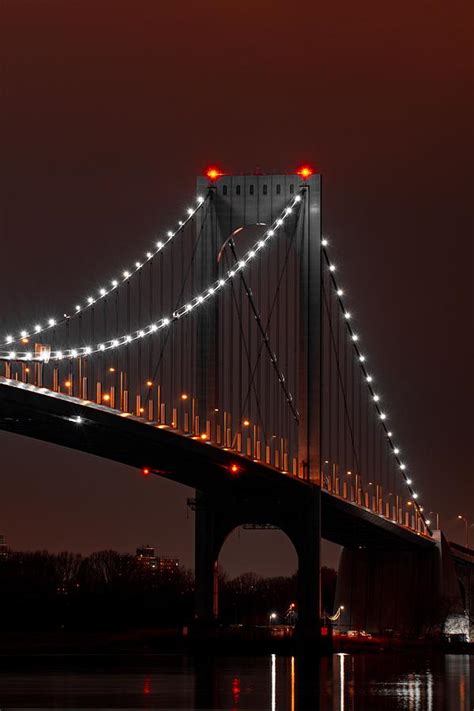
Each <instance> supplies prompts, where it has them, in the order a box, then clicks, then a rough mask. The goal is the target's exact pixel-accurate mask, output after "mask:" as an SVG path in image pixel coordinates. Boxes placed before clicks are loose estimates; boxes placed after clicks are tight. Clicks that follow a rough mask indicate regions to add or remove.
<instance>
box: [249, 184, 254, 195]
mask: <svg viewBox="0 0 474 711" xmlns="http://www.w3.org/2000/svg"><path fill="white" fill-rule="evenodd" d="M253 188H254V186H253V185H251V186H250V189H249V193H250V195H253Z"/></svg>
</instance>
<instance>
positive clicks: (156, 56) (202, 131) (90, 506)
mask: <svg viewBox="0 0 474 711" xmlns="http://www.w3.org/2000/svg"><path fill="white" fill-rule="evenodd" d="M472 27H473V17H472V5H471V4H470V3H469V2H459V1H457V0H454V1H452V2H450V3H445V2H426V1H423V0H418V2H415V3H413V2H406V1H402V2H398V3H390V4H389V3H379V2H359V3H352V2H339V3H335V2H326V3H318V2H314V1H312V2H303V3H299V4H295V3H283V2H278V1H276V2H275V0H273V1H272V2H270V1H263V0H252V2H247V1H246V0H239V1H238V2H237V0H232V1H231V2H226V3H223V2H217V1H215V0H214V1H210V0H200V2H199V3H197V2H181V3H175V2H167V3H165V2H153V1H151V0H150V1H148V2H143V1H142V2H140V1H137V0H134V1H133V2H132V1H131V0H130V1H128V2H125V1H120V0H114V1H113V2H112V1H111V2H105V1H104V0H93V1H92V0H81V1H80V2H79V1H75V0H62V1H61V2H59V1H55V2H54V1H52V0H3V2H2V3H1V5H0V59H1V62H0V67H1V69H0V72H1V74H0V89H1V104H2V108H1V112H0V179H1V185H0V188H1V194H0V200H1V215H0V217H1V222H0V230H1V232H0V304H1V306H0V333H6V332H7V330H9V329H10V328H11V327H14V326H15V324H23V323H25V321H26V322H28V323H30V322H33V321H34V320H35V319H36V318H38V317H41V316H45V315H47V314H49V313H50V312H51V313H57V312H58V309H59V311H60V312H61V313H62V310H61V309H63V308H64V307H66V306H69V305H70V304H71V303H74V301H75V299H76V296H78V295H81V294H82V295H84V294H86V293H87V291H88V290H89V288H91V287H94V286H97V285H98V284H99V282H100V281H101V279H102V277H103V275H104V274H105V275H108V274H110V273H114V272H115V271H116V270H117V269H120V267H121V266H122V265H123V264H127V263H128V262H129V261H130V259H131V258H132V257H133V256H134V255H135V254H136V252H137V250H138V251H144V250H146V249H147V247H148V245H149V243H150V240H151V237H152V235H153V234H154V232H156V230H157V229H160V228H167V226H168V224H169V223H170V220H174V219H175V217H176V216H178V215H179V214H180V213H181V211H182V208H183V207H184V206H185V205H186V202H187V200H188V199H189V197H190V196H191V195H192V194H193V190H194V187H193V186H194V178H195V175H196V174H197V173H199V172H200V171H201V170H202V169H203V167H204V166H206V164H207V163H208V162H209V161H210V160H212V161H218V162H220V163H221V164H222V165H223V166H224V167H225V168H226V169H227V170H228V171H230V172H232V171H252V170H253V169H254V168H255V167H256V166H260V167H262V168H263V169H265V170H266V171H267V172H271V171H273V170H278V171H286V170H292V169H293V168H294V166H296V165H298V164H299V163H300V161H302V160H309V161H311V162H313V163H314V164H316V165H317V166H318V167H319V168H320V169H321V171H322V172H323V174H324V181H325V210H324V223H325V231H326V232H327V233H328V234H329V235H330V236H331V238H332V242H333V249H334V252H335V257H336V261H337V263H338V264H339V266H340V271H341V274H342V279H343V282H344V284H345V286H346V288H347V291H348V295H349V303H350V304H351V310H352V311H353V313H354V317H355V319H356V320H357V326H358V330H359V331H360V333H361V334H363V335H364V340H365V342H366V344H367V351H368V352H369V353H370V357H371V363H373V368H372V369H373V371H374V372H375V373H376V374H377V376H378V380H379V381H380V383H381V385H380V386H379V390H381V392H382V394H383V396H384V400H385V401H386V402H387V407H388V411H389V412H390V415H391V424H392V426H393V429H394V430H395V431H396V432H397V434H398V439H399V441H400V442H401V443H402V446H403V449H404V452H405V454H406V459H407V461H408V462H409V463H410V464H411V465H412V469H413V471H414V472H416V474H415V477H416V481H417V486H418V489H419V491H420V495H421V498H422V499H423V501H425V502H426V506H427V507H428V508H429V509H434V510H437V511H439V512H440V513H441V516H442V522H443V523H444V524H445V526H446V528H447V530H448V533H449V534H450V536H451V537H453V538H456V539H457V540H461V539H462V530H461V527H460V526H458V524H457V523H456V519H455V517H456V514H457V513H458V512H462V513H465V514H467V515H469V516H470V519H471V520H472V521H474V484H473V480H474V473H473V472H474V466H473V465H474V458H473V454H472V439H473V437H472V436H473V434H474V432H473V416H472V411H473V406H472V402H473V399H472V398H473V395H474V392H473V374H472V362H473V361H472V356H473V349H472V327H473V318H472V315H473V291H472V276H473V260H472V256H473V255H472V238H473V230H472V222H471V220H470V207H471V201H472V192H473V191H472V189H473V181H472V174H473V168H474V161H473V151H472V147H473V142H472V125H473V111H472V53H471V47H470V37H471V35H472ZM0 447H1V450H0V451H1V459H0V466H1V497H0V532H5V533H6V534H7V535H8V537H9V540H10V542H11V544H12V546H14V547H15V548H35V547H46V548H50V549H60V548H64V547H67V548H71V549H75V550H84V551H90V550H93V549H97V548H103V547H115V548H118V549H120V550H132V549H133V547H134V546H135V545H136V544H139V543H141V542H150V543H156V544H157V545H158V546H159V547H160V548H161V549H162V550H163V551H164V552H169V553H172V554H176V555H179V556H180V557H182V558H183V559H184V561H185V562H186V563H191V560H192V545H193V536H192V517H191V518H189V519H187V518H186V508H185V505H184V501H185V498H186V496H187V495H189V492H187V491H186V492H184V491H183V490H182V489H180V488H179V487H175V486H172V485H170V484H169V483H164V482H159V481H153V482H149V481H148V480H147V481H143V480H142V479H140V478H139V477H138V476H137V475H136V474H135V472H134V471H133V470H130V469H127V468H126V467H119V466H117V465H113V464H111V463H109V462H102V461H100V460H94V459H92V458H90V457H88V456H86V455H80V454H78V453H75V452H70V451H66V450H61V449H58V448H54V447H51V446H48V445H44V444H40V443H36V442H32V441H29V440H24V439H19V438H15V437H13V436H8V435H5V434H0ZM272 536H273V537H272ZM472 536H473V540H474V529H473V534H472ZM246 541H248V542H246ZM280 543H281V541H280V538H278V539H276V538H275V536H274V534H268V533H265V534H264V533H262V534H256V533H255V534H249V533H245V534H243V535H242V537H241V540H240V541H239V540H238V539H237V537H235V539H234V540H233V541H232V542H230V543H229V544H228V546H227V548H226V549H225V551H224V556H223V560H224V564H226V565H227V566H228V567H229V568H230V569H231V570H232V571H233V572H234V571H237V570H242V569H249V568H256V569H259V570H261V571H262V572H268V573H277V572H279V571H283V572H286V570H287V569H290V568H291V567H292V566H293V565H294V559H293V558H292V553H291V551H290V548H289V546H288V545H287V544H286V543H285V542H283V543H281V545H280ZM280 558H281V559H282V565H280V564H279V559H280Z"/></svg>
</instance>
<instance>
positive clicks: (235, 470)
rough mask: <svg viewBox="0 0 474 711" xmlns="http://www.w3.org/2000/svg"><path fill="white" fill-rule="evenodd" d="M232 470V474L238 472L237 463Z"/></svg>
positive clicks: (232, 466)
mask: <svg viewBox="0 0 474 711" xmlns="http://www.w3.org/2000/svg"><path fill="white" fill-rule="evenodd" d="M230 471H231V472H232V474H237V472H238V471H239V467H238V466H237V464H232V465H231V467H230Z"/></svg>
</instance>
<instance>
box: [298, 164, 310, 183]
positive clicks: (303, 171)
mask: <svg viewBox="0 0 474 711" xmlns="http://www.w3.org/2000/svg"><path fill="white" fill-rule="evenodd" d="M313 173H314V170H313V169H312V168H311V167H310V166H309V165H302V166H301V168H298V170H297V171H296V175H299V176H300V178H303V180H308V178H311V176H312V175H313Z"/></svg>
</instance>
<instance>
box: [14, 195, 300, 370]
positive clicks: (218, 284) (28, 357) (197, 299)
mask: <svg viewBox="0 0 474 711" xmlns="http://www.w3.org/2000/svg"><path fill="white" fill-rule="evenodd" d="M301 193H302V191H301V192H300V193H298V194H297V195H295V197H294V198H292V199H291V200H290V202H289V203H288V204H287V206H286V207H285V208H284V209H283V211H282V212H281V213H280V215H279V217H278V218H277V219H276V220H275V221H274V223H273V224H272V226H271V228H270V229H268V230H267V231H266V232H265V234H264V236H263V237H262V238H261V239H260V240H259V241H258V242H256V243H255V245H254V246H253V248H252V249H250V250H248V251H247V252H246V253H245V255H244V256H243V257H242V258H241V259H239V260H238V261H236V262H235V263H234V265H233V266H232V268H231V269H230V270H229V271H228V272H227V273H226V275H225V276H223V277H221V278H220V279H218V280H216V281H214V282H213V283H212V284H210V285H209V286H208V287H207V288H206V289H204V291H202V292H201V293H199V294H197V295H196V296H194V297H193V298H192V299H190V301H188V302H187V303H186V304H183V305H182V306H180V307H178V308H177V309H176V311H174V312H173V313H172V314H170V315H169V316H166V317H163V318H160V319H158V320H157V321H155V322H153V323H150V324H148V325H147V326H144V327H143V328H141V329H139V330H137V331H133V332H132V333H129V334H126V335H122V336H119V337H116V338H113V339H110V340H108V341H104V342H103V343H98V344H96V345H90V346H82V347H77V348H68V349H61V350H55V351H52V352H51V353H50V354H48V359H49V360H53V361H60V360H63V359H73V358H79V357H83V356H91V355H93V354H95V353H103V352H105V351H109V350H113V349H116V348H120V347H121V346H127V345H129V344H130V343H132V342H133V341H137V340H139V339H141V338H145V337H146V336H151V335H153V334H154V333H156V332H157V331H160V330H162V329H164V328H167V327H168V326H170V324H172V323H173V322H175V321H178V320H179V319H180V318H182V317H183V316H185V315H187V314H189V313H190V312H191V311H193V310H194V309H195V308H198V307H199V306H201V305H202V304H204V303H206V302H207V301H209V300H210V299H211V298H213V297H214V296H215V295H216V294H218V293H219V292H220V291H221V289H222V288H223V287H224V286H225V285H226V284H227V283H228V282H230V281H231V280H232V279H233V278H234V277H235V276H237V275H238V274H239V272H240V271H241V270H242V269H245V267H246V266H247V265H248V264H249V262H252V261H253V260H254V259H255V258H256V257H257V255H258V253H259V252H260V251H261V250H262V249H263V248H264V247H265V245H266V244H267V242H268V241H269V240H270V239H271V238H272V237H273V236H274V235H275V233H276V232H277V230H278V229H279V228H280V227H281V226H282V225H283V224H284V221H285V219H286V218H287V217H288V216H289V215H291V214H292V212H293V208H294V207H295V206H297V205H298V203H299V202H301ZM44 359H45V358H44V355H43V356H42V355H39V354H36V353H33V352H32V351H0V360H9V361H36V362H38V361H39V362H42V361H44Z"/></svg>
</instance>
